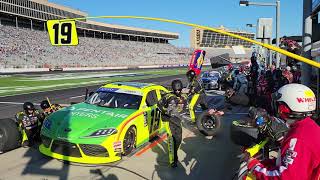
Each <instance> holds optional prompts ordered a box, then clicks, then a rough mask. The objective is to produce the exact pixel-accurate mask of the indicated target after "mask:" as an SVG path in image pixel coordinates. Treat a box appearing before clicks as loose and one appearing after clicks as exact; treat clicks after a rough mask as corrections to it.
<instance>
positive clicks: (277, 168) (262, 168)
mask: <svg viewBox="0 0 320 180" xmlns="http://www.w3.org/2000/svg"><path fill="white" fill-rule="evenodd" d="M315 137H320V127H319V126H318V125H317V124H316V123H315V122H314V121H313V120H312V119H311V118H309V117H307V118H305V119H303V120H301V121H297V122H295V123H293V124H292V125H291V126H290V130H289V132H288V134H287V135H286V137H285V138H284V140H283V141H282V144H281V156H279V158H278V159H277V161H276V163H275V165H273V166H270V165H268V164H264V163H262V162H259V161H258V160H256V159H254V160H252V161H251V162H249V165H248V169H251V170H252V173H253V174H254V176H255V177H256V179H283V180H286V179H288V180H295V179H297V180H304V179H305V180H318V179H319V178H320V176H319V175H320V153H319V149H320V141H318V140H315Z"/></svg>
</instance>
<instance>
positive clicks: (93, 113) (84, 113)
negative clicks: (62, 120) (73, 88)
mask: <svg viewBox="0 0 320 180" xmlns="http://www.w3.org/2000/svg"><path fill="white" fill-rule="evenodd" d="M67 110H69V111H71V113H72V115H73V116H81V117H88V118H93V119H95V118H97V117H98V116H99V115H107V116H111V117H115V118H126V117H128V115H127V114H120V113H115V112H112V111H108V110H99V109H88V108H82V107H81V108H76V107H74V106H70V107H69V108H68V109H67Z"/></svg>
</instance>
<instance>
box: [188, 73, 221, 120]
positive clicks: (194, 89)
mask: <svg viewBox="0 0 320 180" xmlns="http://www.w3.org/2000/svg"><path fill="white" fill-rule="evenodd" d="M187 88H188V89H190V92H189V97H191V99H189V101H190V105H189V106H190V107H189V108H190V109H189V112H190V117H191V120H192V121H193V122H195V120H196V113H195V108H196V106H197V105H198V104H199V105H200V106H201V109H202V110H208V109H209V106H208V102H207V95H206V93H205V92H204V89H203V87H202V86H201V84H200V83H199V81H198V80H197V79H194V80H193V81H192V82H191V83H190V84H189V85H188V87H187ZM212 108H213V109H216V108H215V107H212Z"/></svg>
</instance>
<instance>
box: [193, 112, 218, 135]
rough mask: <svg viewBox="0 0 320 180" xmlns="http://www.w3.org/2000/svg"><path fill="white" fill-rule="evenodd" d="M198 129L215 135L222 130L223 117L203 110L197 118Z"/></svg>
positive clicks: (205, 133)
mask: <svg viewBox="0 0 320 180" xmlns="http://www.w3.org/2000/svg"><path fill="white" fill-rule="evenodd" d="M196 124H197V128H198V130H199V131H200V132H201V133H202V134H203V135H205V136H215V135H217V133H218V132H219V130H220V127H221V119H220V117H219V116H216V115H210V114H209V113H208V112H207V111H203V112H202V113H201V114H200V115H199V116H198V117H197V120H196Z"/></svg>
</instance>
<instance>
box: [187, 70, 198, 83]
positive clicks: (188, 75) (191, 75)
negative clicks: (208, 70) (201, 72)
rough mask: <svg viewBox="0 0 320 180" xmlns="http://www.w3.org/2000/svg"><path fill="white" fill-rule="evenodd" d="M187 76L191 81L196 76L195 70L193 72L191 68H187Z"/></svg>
mask: <svg viewBox="0 0 320 180" xmlns="http://www.w3.org/2000/svg"><path fill="white" fill-rule="evenodd" d="M186 75H187V78H188V80H189V81H192V80H193V79H194V78H195V77H196V72H194V71H193V70H189V71H188V72H187V73H186Z"/></svg>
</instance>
